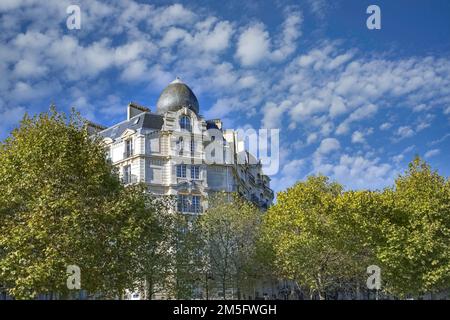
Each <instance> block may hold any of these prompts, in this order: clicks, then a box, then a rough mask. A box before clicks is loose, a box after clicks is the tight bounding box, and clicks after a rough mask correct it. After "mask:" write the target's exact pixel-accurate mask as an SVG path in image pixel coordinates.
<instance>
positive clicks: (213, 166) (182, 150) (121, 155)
mask: <svg viewBox="0 0 450 320" xmlns="http://www.w3.org/2000/svg"><path fill="white" fill-rule="evenodd" d="M199 111H200V108H199V103H198V100H197V98H196V96H195V94H194V93H193V92H192V90H191V89H190V88H189V87H188V86H187V85H186V84H185V83H183V82H182V81H181V80H180V79H179V78H177V79H175V80H174V81H173V82H171V83H170V84H169V85H168V86H167V87H166V88H165V89H164V90H163V91H162V93H161V95H160V97H159V99H158V101H157V104H156V110H155V111H151V110H150V109H149V108H146V107H143V106H141V105H138V104H136V103H130V104H129V105H128V107H127V119H126V120H125V121H122V122H120V123H118V124H115V125H113V126H111V127H109V128H104V127H101V126H98V125H90V130H92V132H93V133H95V134H97V135H100V136H101V137H102V138H103V142H104V144H105V147H106V148H107V152H108V157H109V159H110V160H111V161H112V163H113V164H114V165H115V166H116V167H117V168H118V170H119V174H120V176H121V177H122V179H123V181H124V183H125V184H129V183H138V182H145V183H146V184H147V185H148V189H149V191H150V192H152V193H154V194H160V195H175V196H176V197H177V199H178V202H177V210H178V211H179V212H182V213H186V214H200V213H202V212H204V211H205V210H206V209H207V203H208V201H207V199H208V195H209V194H211V193H213V192H218V191H222V192H227V193H231V192H236V193H239V194H241V195H242V196H244V197H245V198H247V199H248V200H250V201H252V202H253V203H254V204H256V205H257V206H258V207H259V208H261V209H266V208H267V207H268V206H270V204H271V203H272V201H273V197H274V193H273V191H272V190H271V189H270V178H269V177H268V176H267V175H265V174H264V173H263V172H262V165H261V162H260V161H258V160H257V159H256V158H255V157H254V156H252V155H251V154H250V153H249V152H248V151H246V150H245V148H244V142H243V141H241V140H240V139H239V137H238V134H237V132H236V131H234V130H229V129H228V130H227V129H224V128H223V124H222V121H221V120H219V119H213V120H205V119H204V118H203V117H202V116H201V114H200V113H199Z"/></svg>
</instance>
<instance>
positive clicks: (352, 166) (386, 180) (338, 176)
mask: <svg viewBox="0 0 450 320" xmlns="http://www.w3.org/2000/svg"><path fill="white" fill-rule="evenodd" d="M314 171H315V172H316V173H322V174H325V175H328V176H330V177H331V178H332V179H334V180H337V181H339V182H340V183H342V184H344V186H345V187H347V188H349V189H378V188H383V187H385V186H387V185H389V184H391V183H392V182H393V181H394V178H395V176H396V175H397V172H396V171H395V170H393V168H392V166H391V165H389V164H387V163H380V160H379V159H373V160H370V159H367V158H365V157H362V156H351V155H347V154H344V155H342V156H341V157H340V158H339V161H338V162H337V163H335V164H332V163H321V164H319V165H318V166H316V167H315V168H314Z"/></svg>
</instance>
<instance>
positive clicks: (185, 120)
mask: <svg viewBox="0 0 450 320" xmlns="http://www.w3.org/2000/svg"><path fill="white" fill-rule="evenodd" d="M180 128H181V129H182V130H187V131H191V118H189V117H188V116H181V118H180Z"/></svg>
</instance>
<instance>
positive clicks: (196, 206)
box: [191, 196, 200, 213]
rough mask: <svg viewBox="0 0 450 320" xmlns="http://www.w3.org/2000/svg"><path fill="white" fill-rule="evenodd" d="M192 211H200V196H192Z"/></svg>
mask: <svg viewBox="0 0 450 320" xmlns="http://www.w3.org/2000/svg"><path fill="white" fill-rule="evenodd" d="M191 209H192V210H191V212H195V213H199V212H200V196H192V206H191Z"/></svg>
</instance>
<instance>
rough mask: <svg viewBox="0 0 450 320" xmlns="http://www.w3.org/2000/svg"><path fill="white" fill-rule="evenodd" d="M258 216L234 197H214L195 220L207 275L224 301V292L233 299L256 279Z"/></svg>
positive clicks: (222, 194) (258, 212)
mask: <svg viewBox="0 0 450 320" xmlns="http://www.w3.org/2000/svg"><path fill="white" fill-rule="evenodd" d="M261 218H262V214H261V212H260V211H259V210H258V209H257V208H256V207H254V206H253V204H251V203H250V202H248V201H246V200H244V199H242V198H241V197H239V196H238V195H235V194H233V195H229V194H226V193H217V194H215V195H213V196H211V197H210V199H209V209H208V211H207V213H206V214H204V215H203V216H201V217H200V218H199V221H198V223H199V226H200V232H201V237H202V240H203V245H204V252H205V256H206V258H207V264H206V265H208V266H209V270H206V272H209V273H210V274H211V276H212V278H213V279H214V281H215V282H216V283H217V284H218V285H219V287H220V288H221V289H222V292H221V293H222V295H223V297H224V298H226V290H227V289H228V288H236V289H237V297H238V299H240V298H241V296H242V293H243V291H244V290H245V289H246V288H247V287H248V286H250V285H251V283H253V282H254V281H255V279H256V278H257V277H258V276H257V274H256V273H257V270H256V268H257V264H256V257H255V253H256V250H255V249H256V243H257V239H258V237H259V229H260V224H261Z"/></svg>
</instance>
